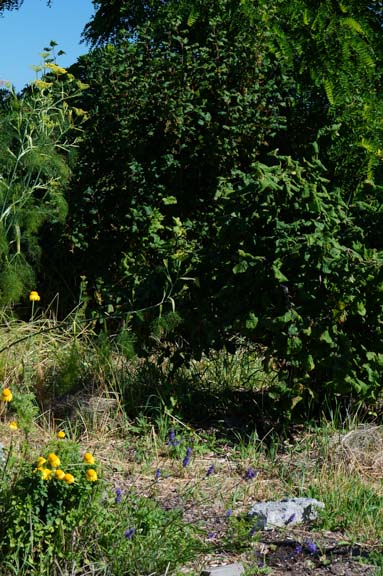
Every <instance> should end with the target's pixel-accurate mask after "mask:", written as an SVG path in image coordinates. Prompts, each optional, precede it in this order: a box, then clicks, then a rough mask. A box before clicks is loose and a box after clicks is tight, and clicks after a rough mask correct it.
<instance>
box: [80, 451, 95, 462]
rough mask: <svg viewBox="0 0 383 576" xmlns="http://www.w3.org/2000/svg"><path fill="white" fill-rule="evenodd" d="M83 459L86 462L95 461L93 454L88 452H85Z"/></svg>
mask: <svg viewBox="0 0 383 576" xmlns="http://www.w3.org/2000/svg"><path fill="white" fill-rule="evenodd" d="M83 460H84V462H85V463H86V464H94V463H95V459H94V456H93V455H92V454H91V453H90V452H85V454H84V458H83Z"/></svg>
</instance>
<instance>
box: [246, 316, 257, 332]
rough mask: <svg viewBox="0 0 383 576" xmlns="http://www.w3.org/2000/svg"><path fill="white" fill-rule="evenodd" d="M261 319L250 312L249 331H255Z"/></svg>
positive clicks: (247, 324) (247, 322)
mask: <svg viewBox="0 0 383 576" xmlns="http://www.w3.org/2000/svg"><path fill="white" fill-rule="evenodd" d="M258 322H259V318H258V317H257V316H256V315H255V314H254V312H250V314H249V317H248V319H247V320H246V328H247V329H248V330H254V329H255V328H256V327H257V326H258Z"/></svg>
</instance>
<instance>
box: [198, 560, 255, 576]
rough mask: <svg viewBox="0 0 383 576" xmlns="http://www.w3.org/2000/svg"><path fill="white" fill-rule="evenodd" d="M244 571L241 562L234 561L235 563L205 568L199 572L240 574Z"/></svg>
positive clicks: (214, 575)
mask: <svg viewBox="0 0 383 576" xmlns="http://www.w3.org/2000/svg"><path fill="white" fill-rule="evenodd" d="M244 573H245V569H244V567H243V566H242V564H239V563H238V562H235V564H226V565H225V566H213V567H211V568H205V570H204V571H203V572H201V576H240V574H244Z"/></svg>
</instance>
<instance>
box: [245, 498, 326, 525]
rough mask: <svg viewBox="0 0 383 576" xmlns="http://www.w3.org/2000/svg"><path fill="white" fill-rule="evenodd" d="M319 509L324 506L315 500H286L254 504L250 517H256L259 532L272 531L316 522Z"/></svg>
mask: <svg viewBox="0 0 383 576" xmlns="http://www.w3.org/2000/svg"><path fill="white" fill-rule="evenodd" d="M318 508H324V504H323V502H320V501H319V500H316V499H315V498H286V499H285V500H280V501H279V502H259V503H258V504H254V506H252V508H251V509H250V511H249V516H254V517H255V520H256V522H255V524H254V527H255V528H256V529H257V530H272V529H273V528H280V527H282V526H289V525H290V524H300V523H302V522H309V521H310V520H315V518H316V517H317V510H318Z"/></svg>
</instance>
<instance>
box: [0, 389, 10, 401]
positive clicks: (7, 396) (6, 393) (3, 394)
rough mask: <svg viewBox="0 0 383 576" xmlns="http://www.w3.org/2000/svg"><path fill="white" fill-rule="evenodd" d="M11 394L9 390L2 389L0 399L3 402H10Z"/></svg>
mask: <svg viewBox="0 0 383 576" xmlns="http://www.w3.org/2000/svg"><path fill="white" fill-rule="evenodd" d="M12 398H13V394H12V392H11V390H10V389H9V388H3V389H2V391H1V399H2V401H3V402H12Z"/></svg>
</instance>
